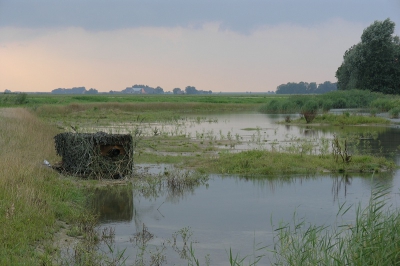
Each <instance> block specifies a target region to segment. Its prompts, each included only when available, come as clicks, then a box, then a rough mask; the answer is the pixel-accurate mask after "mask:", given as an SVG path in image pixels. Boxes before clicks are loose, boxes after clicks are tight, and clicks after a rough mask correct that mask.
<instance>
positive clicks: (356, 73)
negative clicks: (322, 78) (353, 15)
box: [336, 19, 400, 94]
mask: <svg viewBox="0 0 400 266" xmlns="http://www.w3.org/2000/svg"><path fill="white" fill-rule="evenodd" d="M394 29H395V23H394V22H392V21H391V20H390V19H386V20H384V21H375V22H374V23H373V24H372V25H370V26H369V27H368V28H366V29H365V30H364V31H363V34H362V35H361V42H359V43H358V44H356V45H353V46H352V47H351V48H350V49H349V50H347V51H346V52H345V54H344V56H343V63H342V65H341V66H340V67H339V68H338V70H337V71H336V78H337V79H338V88H339V89H340V90H349V89H362V90H370V91H376V92H383V93H390V94H397V93H400V62H399V61H400V39H399V37H398V36H394V35H393V34H394Z"/></svg>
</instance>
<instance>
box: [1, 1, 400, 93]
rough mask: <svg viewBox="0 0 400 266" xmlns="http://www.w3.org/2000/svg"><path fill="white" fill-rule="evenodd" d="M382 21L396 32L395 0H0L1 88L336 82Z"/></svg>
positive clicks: (267, 86) (398, 4) (399, 11)
mask: <svg viewBox="0 0 400 266" xmlns="http://www.w3.org/2000/svg"><path fill="white" fill-rule="evenodd" d="M387 18H390V19H391V20H392V21H394V22H395V23H396V30H395V34H396V35H399V36H400V0H374V1H372V0H334V1H333V0H262V1H261V0H246V1H245V0H242V1H238V0H213V1H211V0H196V1H194V0H141V1H137V0H113V1H111V0H87V1H85V0H57V1H55V0H35V1H32V0H0V92H3V91H4V90H6V89H8V90H11V91H24V92H50V91H51V90H53V89H56V88H72V87H81V86H84V87H86V89H90V88H95V89H97V90H98V91H99V92H109V91H110V90H114V91H120V90H123V89H125V88H126V87H130V86H132V85H134V84H144V85H148V86H151V87H157V86H160V87H162V88H163V89H164V91H172V90H173V89H174V88H181V89H182V90H184V89H185V87H186V86H195V87H196V89H198V90H206V91H208V90H211V91H213V92H214V93H216V92H267V91H275V90H276V87H277V86H279V85H281V84H286V83H288V82H300V81H304V82H316V83H317V84H319V83H323V82H325V81H331V82H336V81H337V80H336V78H335V72H336V70H337V68H338V67H339V66H340V64H341V63H342V61H343V54H344V52H345V51H346V50H347V49H349V48H350V47H351V46H352V45H354V44H356V43H358V42H359V41H360V37H361V34H362V32H363V30H364V29H365V28H366V27H368V26H369V25H371V24H372V23H373V22H374V21H375V20H385V19H387Z"/></svg>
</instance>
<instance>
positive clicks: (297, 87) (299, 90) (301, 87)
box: [276, 81, 337, 94]
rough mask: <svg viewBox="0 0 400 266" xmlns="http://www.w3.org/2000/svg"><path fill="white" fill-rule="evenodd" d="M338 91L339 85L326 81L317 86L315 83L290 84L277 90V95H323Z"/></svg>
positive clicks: (283, 85)
mask: <svg viewBox="0 0 400 266" xmlns="http://www.w3.org/2000/svg"><path fill="white" fill-rule="evenodd" d="M335 90H337V84H336V83H331V82H330V81H325V82H324V83H321V84H319V85H318V86H317V83H315V82H311V83H308V82H299V83H295V82H288V83H286V84H281V85H279V86H278V87H277V88H276V94H321V93H326V92H330V91H335Z"/></svg>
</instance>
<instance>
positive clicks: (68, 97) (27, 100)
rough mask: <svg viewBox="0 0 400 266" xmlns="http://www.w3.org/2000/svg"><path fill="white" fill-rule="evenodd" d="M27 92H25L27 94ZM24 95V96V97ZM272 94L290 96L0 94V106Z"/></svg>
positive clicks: (238, 100)
mask: <svg viewBox="0 0 400 266" xmlns="http://www.w3.org/2000/svg"><path fill="white" fill-rule="evenodd" d="M25 95H26V94H25ZM25 95H24V96H25ZM273 97H278V98H286V97H287V96H274V95H265V94H260V95H257V94H251V95H248V94H244V93H243V94H230V95H227V94H213V95H168V94H163V95H157V94H153V95H129V94H99V95H74V94H64V95H57V94H50V93H49V94H27V95H26V97H24V99H23V101H22V102H21V99H20V98H21V95H19V94H0V107H9V106H16V105H18V104H24V105H25V106H29V107H38V106H42V105H68V104H72V103H77V104H90V103H155V102H156V103H157V102H158V103H161V102H164V103H166V102H169V103H189V102H190V103H214V104H252V105H254V104H263V103H265V102H268V101H269V99H271V98H273Z"/></svg>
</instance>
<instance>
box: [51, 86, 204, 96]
mask: <svg viewBox="0 0 400 266" xmlns="http://www.w3.org/2000/svg"><path fill="white" fill-rule="evenodd" d="M51 93H54V94H97V93H99V92H98V91H97V90H96V89H93V88H92V89H89V90H86V88H85V87H73V88H58V89H54V90H52V91H51ZM109 93H110V94H165V93H166V92H164V89H163V88H161V87H160V86H157V87H155V88H153V87H150V86H148V85H143V84H135V85H133V86H131V87H126V88H125V89H123V90H121V91H112V90H111V91H110V92H109ZM167 93H170V92H167ZM173 94H212V91H203V90H197V89H196V87H194V86H187V87H186V88H185V90H181V89H180V88H175V89H173Z"/></svg>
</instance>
